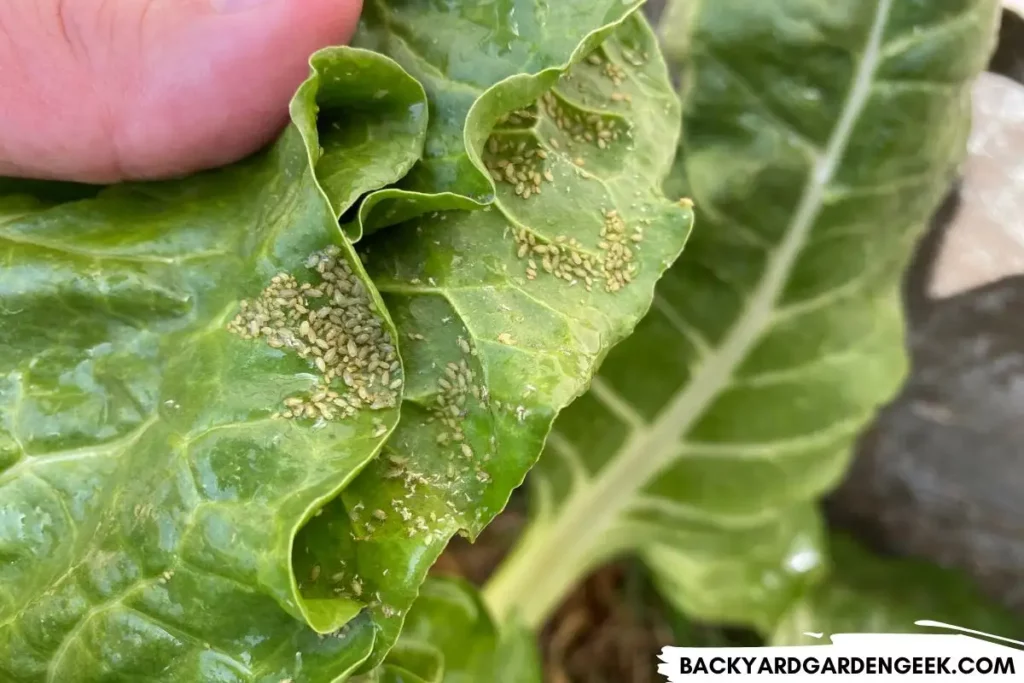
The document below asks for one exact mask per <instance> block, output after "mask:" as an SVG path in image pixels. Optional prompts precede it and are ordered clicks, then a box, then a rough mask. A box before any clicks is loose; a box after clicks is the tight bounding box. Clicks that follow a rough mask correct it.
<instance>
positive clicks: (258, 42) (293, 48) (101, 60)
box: [0, 0, 360, 183]
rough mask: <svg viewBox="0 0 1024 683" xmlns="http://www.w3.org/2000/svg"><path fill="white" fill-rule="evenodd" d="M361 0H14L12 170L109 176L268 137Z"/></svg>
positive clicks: (10, 17) (2, 93)
mask: <svg viewBox="0 0 1024 683" xmlns="http://www.w3.org/2000/svg"><path fill="white" fill-rule="evenodd" d="M359 10H360V0H4V1H3V2H0V175H19V176H27V177H36V178H52V179H65V180H77V181H82V182H101V183H108V182H114V181H117V180H123V179H129V178H131V179H140V178H144V179H151V178H162V177H168V176H172V175H178V174H184V173H189V172H193V171H196V170H200V169H204V168H210V167H213V166H218V165H221V164H225V163H229V162H232V161H235V160H237V159H239V158H241V157H243V156H245V155H247V154H249V153H251V152H253V151H255V150H256V149H258V148H259V147H261V146H262V145H264V144H266V143H267V142H268V141H269V140H270V139H272V138H273V136H274V135H275V134H276V133H277V132H278V131H280V129H281V127H282V126H283V125H284V124H285V123H286V121H287V116H288V101H289V99H290V97H291V95H292V94H293V93H294V91H295V88H296V87H297V86H298V85H299V84H300V83H301V82H302V80H303V79H304V78H305V76H306V75H307V73H308V58H309V55H310V54H311V53H312V52H314V51H316V50H317V49H319V48H321V47H324V46H327V45H336V44H341V43H343V42H346V41H347V40H348V39H349V38H350V37H351V35H352V33H353V31H354V29H355V25H356V22H357V20H358V15H359Z"/></svg>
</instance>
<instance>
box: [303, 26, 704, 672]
mask: <svg viewBox="0 0 1024 683" xmlns="http://www.w3.org/2000/svg"><path fill="white" fill-rule="evenodd" d="M523 104H526V103H517V105H516V106H521V105H523ZM678 117H679V105H678V101H677V100H676V98H675V97H674V95H673V92H672V89H671V86H670V84H669V81H668V77H667V73H666V69H665V65H664V63H663V62H662V61H661V59H660V56H659V53H658V50H657V46H656V44H655V40H654V36H653V34H652V33H651V31H650V29H649V27H648V26H647V25H646V24H645V23H644V22H643V20H642V19H641V18H639V17H638V16H637V17H632V18H630V19H629V20H628V21H626V22H625V23H624V24H623V25H622V26H621V27H620V28H619V29H617V30H616V33H615V34H614V37H613V38H611V39H610V40H609V41H608V42H606V43H605V44H604V45H603V46H602V47H601V48H600V49H599V50H598V51H596V52H594V53H592V54H591V55H589V56H588V58H587V59H585V60H584V61H583V62H582V63H580V64H579V65H577V66H576V67H574V68H573V69H571V70H570V73H569V75H568V76H566V77H565V78H564V79H563V80H561V81H560V82H559V83H558V85H557V86H556V87H555V88H554V90H553V91H552V92H551V93H550V94H548V95H546V96H544V97H543V98H542V103H541V105H540V106H539V107H536V108H531V109H530V110H529V111H520V112H518V113H516V114H515V115H513V116H511V117H506V118H505V119H504V120H503V121H502V122H501V123H500V124H499V125H498V127H497V128H496V129H495V130H494V134H493V135H492V136H491V137H490V139H489V140H488V142H487V143H485V145H484V149H485V150H486V151H485V153H484V155H483V161H484V163H485V164H486V165H487V166H488V167H490V168H493V169H495V170H494V173H495V175H496V176H497V177H501V178H503V180H502V181H501V182H498V183H497V187H496V188H495V187H493V186H492V193H494V194H495V196H496V200H495V202H494V205H493V206H491V207H490V208H488V209H484V210H480V211H474V212H457V211H450V212H438V213H434V214H429V215H426V216H423V217H421V218H418V219H416V220H413V221H410V222H407V223H404V224H402V225H399V226H395V227H392V228H390V229H388V230H386V231H381V232H379V233H377V234H375V235H374V236H373V237H372V238H370V239H366V240H364V241H363V242H362V243H360V254H361V256H362V258H363V260H364V262H365V263H366V267H367V269H368V272H369V273H370V276H371V277H372V279H373V282H374V284H375V285H376V287H377V288H378V290H379V291H380V292H381V294H382V296H383V298H384V301H385V303H386V304H387V307H388V310H389V311H390V313H391V315H392V317H393V318H394V320H395V324H396V327H397V328H398V330H399V332H400V342H401V345H402V354H403V358H404V362H405V366H406V375H407V377H408V383H407V386H406V389H405V401H404V403H403V405H402V420H401V422H400V424H399V427H398V429H397V430H396V432H395V433H394V434H393V435H392V437H391V438H390V439H389V441H388V444H387V447H386V449H385V452H384V454H383V457H381V458H379V459H378V460H377V461H376V462H375V463H374V464H373V465H372V466H371V467H369V468H368V469H367V470H366V472H364V473H363V474H362V475H361V476H360V477H359V478H358V479H357V480H356V481H355V482H354V483H353V485H352V486H350V487H349V488H347V489H346V490H345V492H344V494H343V495H342V497H341V499H340V501H339V503H338V504H337V505H338V506H342V507H344V509H345V511H346V513H347V517H348V523H347V524H342V523H340V522H339V521H338V520H339V519H340V518H341V516H342V515H340V514H331V515H325V516H324V517H323V519H322V520H315V521H314V523H313V524H311V525H310V527H309V528H308V529H307V535H308V536H307V538H306V539H304V540H303V546H308V547H309V548H311V549H315V548H320V547H327V546H331V547H340V548H344V550H343V551H342V554H343V555H345V556H347V557H350V558H351V559H348V560H346V563H347V564H346V568H341V567H337V566H334V565H332V566H330V567H328V566H327V565H326V564H325V562H323V561H321V558H318V557H316V556H315V552H311V553H310V556H309V557H308V558H305V559H302V560H301V561H302V562H303V563H304V566H307V567H316V566H320V567H321V572H320V582H319V585H318V586H317V587H316V588H315V590H316V591H319V592H320V593H322V594H327V593H328V592H329V591H331V590H333V589H334V586H333V585H332V584H331V583H330V582H329V581H327V580H326V578H327V577H330V576H332V575H334V574H335V573H336V572H339V571H344V572H347V574H346V575H345V576H346V578H345V581H346V582H348V581H350V580H351V579H352V577H353V574H355V575H357V576H358V582H359V588H360V592H361V595H362V598H363V600H364V602H365V603H366V604H367V605H368V606H370V607H371V608H372V610H373V618H374V620H375V622H377V623H378V624H379V625H380V627H381V628H382V635H381V638H380V639H379V641H378V649H377V652H376V656H375V660H376V661H377V662H379V661H380V660H379V658H381V657H382V656H383V654H384V653H385V652H386V650H387V648H388V647H389V646H390V643H391V642H393V640H394V638H396V637H397V634H398V631H399V629H400V627H401V619H402V616H403V614H404V612H405V611H406V610H407V609H408V607H409V605H410V604H411V603H412V601H413V600H414V598H415V597H416V592H417V589H418V587H419V584H420V582H421V581H422V580H423V578H424V577H425V575H426V572H427V569H428V568H429V567H430V565H431V564H432V563H433V561H434V560H435V559H436V558H437V556H438V555H439V554H440V552H441V550H442V549H443V548H444V547H445V545H446V544H447V542H448V540H449V539H450V538H451V537H452V535H454V534H455V533H457V532H460V531H463V532H465V533H468V534H469V535H471V536H474V535H475V534H476V533H478V532H479V530H480V529H481V528H483V526H485V525H486V524H487V523H488V522H489V521H490V520H491V519H492V518H493V517H494V516H495V515H496V514H497V513H498V512H500V511H501V510H502V508H504V506H505V503H506V501H507V500H508V496H509V494H510V492H511V491H512V489H514V488H515V487H516V486H518V485H519V484H520V483H521V482H522V480H523V477H524V476H525V474H526V472H527V470H529V468H530V467H531V466H532V465H533V464H534V462H535V460H536V458H537V456H538V455H539V452H540V449H541V446H542V444H543V441H544V438H545V436H546V434H547V432H548V430H549V428H550V425H551V423H552V420H553V419H554V417H555V415H556V414H557V413H558V412H559V411H560V410H561V409H562V408H563V407H565V406H566V405H567V404H568V403H569V402H571V401H572V400H573V399H574V398H575V397H576V396H578V395H579V394H580V393H582V392H583V390H584V389H585V388H586V385H587V382H589V380H590V378H591V377H592V374H593V372H594V370H595V368H596V366H597V364H598V363H599V361H600V360H601V359H602V358H603V357H604V356H605V354H606V353H607V351H608V349H609V348H610V347H611V346H612V345H613V344H615V343H616V342H618V341H619V340H621V339H622V338H623V337H625V336H626V335H627V334H629V333H630V332H631V331H632V329H633V326H634V325H635V324H636V322H637V321H638V320H639V319H640V318H641V317H642V316H643V314H644V313H645V312H646V311H647V309H648V307H649V306H650V302H651V297H652V295H653V291H654V285H655V282H656V281H657V280H658V279H659V278H660V277H661V275H662V273H663V271H664V270H665V268H667V267H668V265H669V264H670V263H671V262H672V261H673V260H674V259H675V258H676V257H677V255H678V254H679V252H680V250H681V249H682V247H683V244H684V241H685V240H686V237H687V235H688V232H689V229H690V224H691V221H692V215H691V213H690V212H689V210H688V209H686V208H685V207H682V206H680V205H678V204H677V203H675V202H670V201H668V200H666V199H665V198H664V196H663V194H662V191H661V184H662V182H663V180H664V179H665V177H666V175H667V173H668V171H669V169H670V166H671V161H672V158H673V156H674V149H675V143H676V141H677V136H678V124H679V118H678ZM602 131H606V132H602ZM508 163H511V164H513V165H514V167H515V168H516V169H517V170H516V171H515V172H513V179H514V182H507V180H508V178H507V176H505V175H503V174H504V173H506V171H505V168H506V166H507V164H508ZM502 164H506V165H505V166H503V165H502ZM519 172H522V173H524V176H523V177H525V178H526V180H525V181H524V180H520V179H519V176H517V175H516V173H519ZM538 187H539V189H540V192H537V189H538ZM526 189H529V194H527V193H526ZM548 269H550V270H551V271H552V272H550V273H549V272H548ZM556 273H560V274H561V276H563V277H560V276H559V275H557V274H556ZM627 278H628V279H629V280H630V281H629V282H626V279H627ZM609 290H613V291H609ZM321 521H323V523H320V522H321Z"/></svg>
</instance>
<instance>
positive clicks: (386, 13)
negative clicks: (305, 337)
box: [346, 0, 641, 239]
mask: <svg viewBox="0 0 1024 683" xmlns="http://www.w3.org/2000/svg"><path fill="white" fill-rule="evenodd" d="M640 4H641V2H640V1H639V0H588V1H587V2H582V1H580V0H573V1H570V2H548V1H547V0H503V1H501V2H492V1H490V0H469V1H468V2H447V3H440V2H432V1H429V0H412V1H406V0H403V1H396V0H372V1H370V2H367V3H365V6H364V12H363V18H362V21H361V23H360V29H359V32H358V34H357V35H356V38H355V42H356V44H358V45H361V46H364V47H367V48H371V49H374V50H378V51H380V52H383V53H385V54H387V55H389V56H391V57H392V58H393V59H395V60H396V61H398V63H399V64H401V65H402V66H403V67H405V69H406V70H408V71H409V73H411V74H412V75H413V76H415V77H416V78H417V79H419V81H420V82H421V83H423V85H424V87H425V88H426V91H427V95H428V98H429V101H430V129H429V131H428V136H427V141H426V146H425V149H424V157H423V159H421V161H420V162H419V163H418V164H417V165H416V166H415V168H413V170H412V172H411V173H410V174H409V175H408V176H407V177H405V178H403V180H402V182H401V183H400V184H399V187H396V188H389V189H387V190H384V191H381V192H377V193H374V194H373V195H371V196H369V197H367V199H366V201H365V202H363V204H362V205H361V206H360V209H359V216H358V220H356V221H353V223H352V224H351V225H349V226H348V227H347V229H346V230H347V232H348V233H349V234H350V235H352V236H353V238H354V239H358V238H359V237H360V236H361V235H362V234H363V232H366V233H371V232H374V231H375V230H377V229H379V228H381V227H384V226H388V225H394V224H397V223H400V222H403V221H407V220H409V219H411V218H414V217H416V216H419V215H422V214H425V213H429V212H432V211H442V210H473V209H476V208H480V207H481V206H483V205H486V204H489V203H490V202H492V201H493V200H494V198H495V195H494V188H493V185H492V184H491V181H490V179H489V178H488V174H487V173H486V170H485V168H484V166H483V164H482V163H481V158H480V157H481V154H482V152H483V145H484V142H485V141H486V140H487V138H488V136H489V135H490V132H491V130H492V129H493V128H494V126H495V124H496V123H497V121H498V120H499V118H500V117H502V116H504V115H505V114H507V113H508V112H509V111H511V110H513V109H516V108H518V107H522V106H525V105H527V104H529V103H531V102H533V101H535V100H536V99H537V98H538V97H540V96H541V94H542V93H544V92H546V91H547V90H549V89H550V88H551V87H552V86H554V84H555V82H556V81H557V80H558V78H559V77H560V76H561V74H562V73H564V72H565V70H566V69H568V68H569V66H570V65H571V64H573V63H575V62H578V61H579V60H580V59H581V58H582V57H583V56H584V55H587V54H589V53H591V52H592V51H593V50H594V49H595V48H596V47H597V46H598V45H599V44H600V43H601V42H602V41H603V40H604V39H605V38H606V37H607V36H608V35H609V34H610V33H611V32H612V31H613V30H614V29H615V27H616V26H617V25H618V24H620V23H621V22H622V21H623V20H624V19H625V18H626V17H628V16H631V14H632V13H633V12H634V11H635V10H636V9H637V7H639V6H640Z"/></svg>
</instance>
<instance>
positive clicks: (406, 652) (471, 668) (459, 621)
mask: <svg viewBox="0 0 1024 683" xmlns="http://www.w3.org/2000/svg"><path fill="white" fill-rule="evenodd" d="M357 680H358V681H359V683H363V682H364V681H365V683H370V682H371V681H372V682H375V683H376V682H380V683H399V682H400V681H401V682H408V683H421V682H422V683H442V682H443V683H478V682H479V681H493V683H539V682H540V680H541V673H540V661H539V653H538V652H537V647H536V643H535V641H534V637H533V634H532V633H529V632H527V631H524V630H523V629H520V628H517V627H516V625H514V624H503V625H502V629H501V631H500V632H499V630H498V629H497V628H496V626H495V624H494V622H493V620H492V619H491V617H490V615H489V614H488V612H487V607H486V606H485V605H484V604H483V602H482V600H481V599H480V596H479V594H478V593H477V590H476V589H475V588H474V587H473V586H471V585H469V584H468V583H465V582H464V581H460V580H455V579H441V578H431V579H428V580H427V581H426V583H424V584H423V589H422V590H421V592H420V596H419V598H417V600H416V602H415V603H414V604H413V607H412V609H411V610H410V611H409V616H408V618H407V619H406V622H405V628H404V629H403V631H402V636H401V638H399V640H398V643H396V645H395V647H394V648H393V649H392V650H391V652H390V653H389V654H388V657H387V659H386V660H385V662H384V664H383V665H381V666H380V667H379V668H378V669H377V670H375V671H374V672H372V673H371V674H368V675H367V676H366V677H365V678H362V679H357ZM353 683H355V682H353Z"/></svg>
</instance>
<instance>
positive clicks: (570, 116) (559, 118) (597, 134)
mask: <svg viewBox="0 0 1024 683" xmlns="http://www.w3.org/2000/svg"><path fill="white" fill-rule="evenodd" d="M587 63H588V64H591V65H594V66H599V67H600V68H601V74H602V75H603V76H605V77H606V78H608V79H609V80H610V81H612V83H613V84H614V85H616V86H618V85H621V84H622V83H623V82H624V81H625V78H626V72H625V70H624V69H623V68H622V67H620V66H618V65H617V64H614V63H613V62H611V61H605V60H604V59H602V58H601V56H600V55H599V54H598V53H594V54H591V55H590V57H588V58H587ZM566 78H571V73H570V74H569V75H567V76H566ZM611 99H612V101H614V102H624V101H625V102H628V101H630V99H631V98H630V96H629V95H628V94H625V93H620V92H613V93H612V94H611ZM540 106H541V108H542V109H543V111H544V113H545V114H546V115H547V117H548V118H549V119H550V121H551V122H552V123H554V125H555V126H556V127H557V128H558V129H559V131H560V132H561V133H563V136H564V139H565V147H566V151H571V148H572V145H573V143H580V144H592V145H596V146H597V147H598V149H607V148H608V147H609V146H610V145H611V144H612V143H613V142H615V141H617V140H619V138H620V137H621V134H622V133H623V132H624V130H623V127H622V125H621V124H619V123H618V122H617V120H616V119H615V118H613V117H609V116H605V115H602V114H600V113H597V112H589V113H588V112H582V111H578V110H576V109H574V108H573V107H572V106H570V105H568V104H564V103H562V102H561V101H560V100H559V97H558V96H557V95H556V94H555V93H554V92H553V91H548V92H546V93H544V94H543V95H542V96H541V98H540ZM537 118H538V106H537V105H536V104H534V105H530V106H528V107H524V108H523V109H519V110H516V111H513V112H510V113H508V114H506V115H505V116H503V117H502V118H501V119H499V121H498V128H499V130H498V131H497V132H496V133H495V134H493V135H491V137H490V139H488V141H487V148H486V150H485V155H484V164H485V165H486V166H487V170H488V171H489V172H490V174H491V177H492V178H493V179H494V180H495V182H499V183H507V184H509V185H512V186H513V187H514V188H515V193H516V195H518V196H519V197H522V198H523V199H529V198H530V197H532V196H535V195H538V194H540V193H541V190H542V188H543V184H544V183H545V182H549V183H551V182H554V181H555V176H554V174H553V173H552V171H551V169H550V168H547V165H546V163H545V161H546V160H547V159H548V156H549V154H550V153H551V152H555V153H558V152H560V151H561V149H562V143H560V142H559V140H558V138H556V137H552V138H551V139H550V140H548V144H549V145H550V147H551V151H550V152H549V151H548V150H547V149H545V148H544V147H543V146H542V145H540V144H538V143H537V142H536V139H532V141H531V142H528V141H526V140H519V141H516V140H509V139H507V138H508V137H509V134H510V133H509V131H508V130H507V129H506V130H504V131H502V130H500V129H501V127H504V126H512V127H514V128H533V127H534V126H536V123H537ZM530 137H531V138H532V136H530ZM571 158H572V162H573V163H574V164H575V165H576V166H580V167H582V166H585V165H586V160H585V159H583V157H580V156H575V157H571Z"/></svg>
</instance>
